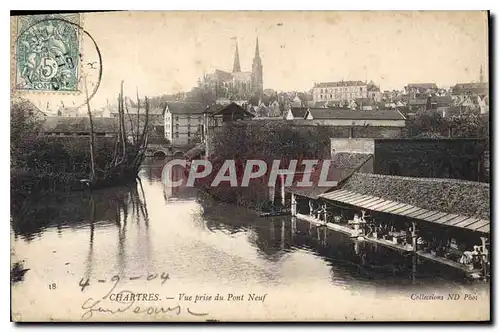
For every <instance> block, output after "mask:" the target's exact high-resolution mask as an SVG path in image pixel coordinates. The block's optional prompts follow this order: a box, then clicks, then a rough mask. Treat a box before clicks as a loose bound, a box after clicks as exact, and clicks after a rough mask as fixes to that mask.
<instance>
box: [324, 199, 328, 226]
mask: <svg viewBox="0 0 500 332" xmlns="http://www.w3.org/2000/svg"><path fill="white" fill-rule="evenodd" d="M326 217H327V213H326V203H325V204H323V218H324V220H325V225H326V221H327V220H326Z"/></svg>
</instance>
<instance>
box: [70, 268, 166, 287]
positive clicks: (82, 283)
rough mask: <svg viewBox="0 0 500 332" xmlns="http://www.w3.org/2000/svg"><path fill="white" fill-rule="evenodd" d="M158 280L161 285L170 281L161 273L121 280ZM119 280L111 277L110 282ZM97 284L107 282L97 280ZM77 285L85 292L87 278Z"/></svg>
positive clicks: (87, 283)
mask: <svg viewBox="0 0 500 332" xmlns="http://www.w3.org/2000/svg"><path fill="white" fill-rule="evenodd" d="M158 278H159V279H161V284H162V285H163V284H164V283H165V281H167V280H168V279H170V276H169V274H168V273H165V272H162V273H161V274H158V273H150V274H148V275H147V276H135V277H129V278H123V279H128V280H140V279H146V280H147V281H151V280H155V279H158ZM120 280H122V278H120V276H119V275H114V276H113V277H111V282H116V283H118V282H119V281H120ZM97 282H98V283H101V284H103V283H106V282H107V280H106V279H97ZM78 285H79V286H80V289H81V291H82V292H83V291H84V290H85V288H87V287H89V286H90V281H89V278H87V279H84V278H82V279H81V280H80V283H79V284H78Z"/></svg>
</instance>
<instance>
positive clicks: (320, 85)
mask: <svg viewBox="0 0 500 332" xmlns="http://www.w3.org/2000/svg"><path fill="white" fill-rule="evenodd" d="M363 85H366V83H364V82H362V81H338V82H321V83H316V84H314V87H315V88H331V87H339V86H363Z"/></svg>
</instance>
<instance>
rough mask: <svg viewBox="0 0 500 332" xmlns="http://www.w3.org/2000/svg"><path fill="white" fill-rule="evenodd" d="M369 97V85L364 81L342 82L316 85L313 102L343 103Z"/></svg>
mask: <svg viewBox="0 0 500 332" xmlns="http://www.w3.org/2000/svg"><path fill="white" fill-rule="evenodd" d="M367 96H368V85H367V84H366V83H364V82H362V81H340V82H323V83H316V84H314V87H313V101H314V102H315V103H316V102H325V101H326V102H327V101H341V100H351V99H356V98H366V97H367Z"/></svg>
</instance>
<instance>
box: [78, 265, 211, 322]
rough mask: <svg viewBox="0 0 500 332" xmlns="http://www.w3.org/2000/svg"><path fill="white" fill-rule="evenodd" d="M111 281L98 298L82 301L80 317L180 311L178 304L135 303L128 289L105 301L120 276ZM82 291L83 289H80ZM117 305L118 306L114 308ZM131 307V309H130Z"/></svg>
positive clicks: (194, 314)
mask: <svg viewBox="0 0 500 332" xmlns="http://www.w3.org/2000/svg"><path fill="white" fill-rule="evenodd" d="M111 281H114V285H113V286H112V287H111V289H110V290H109V291H108V292H107V293H106V294H105V295H104V296H103V297H101V298H100V299H96V300H95V299H94V298H92V297H91V298H88V299H87V300H85V302H83V304H82V306H81V308H82V309H83V310H84V313H83V314H82V319H83V320H87V319H89V318H91V317H93V315H94V313H106V314H111V315H114V314H117V313H123V312H126V311H129V310H132V312H133V313H135V314H147V315H159V314H168V313H172V314H175V315H177V316H179V315H180V314H181V312H182V307H181V306H180V305H179V304H176V305H174V306H166V307H157V306H147V307H141V306H140V305H138V304H136V300H135V296H134V294H135V293H134V292H132V291H129V290H122V291H120V292H118V293H116V296H115V298H116V299H117V300H115V301H112V303H106V301H105V300H107V299H108V298H109V296H110V295H111V294H113V291H114V290H115V288H116V286H117V285H118V283H119V282H120V277H119V276H118V275H115V276H113V278H111ZM82 291H83V290H82ZM122 298H127V299H132V300H131V301H123V300H118V299H122ZM166 299H167V300H172V299H173V297H167V298H166ZM116 306H118V308H116ZM132 308H133V309H132ZM186 312H187V313H188V314H190V315H192V316H206V315H208V313H198V312H194V311H192V310H191V309H190V308H186Z"/></svg>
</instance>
